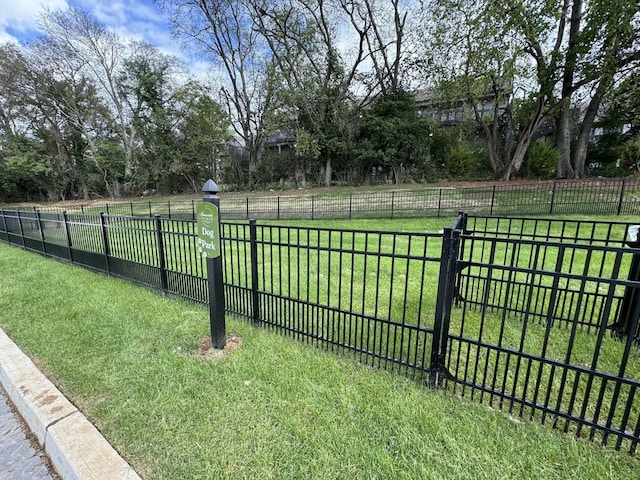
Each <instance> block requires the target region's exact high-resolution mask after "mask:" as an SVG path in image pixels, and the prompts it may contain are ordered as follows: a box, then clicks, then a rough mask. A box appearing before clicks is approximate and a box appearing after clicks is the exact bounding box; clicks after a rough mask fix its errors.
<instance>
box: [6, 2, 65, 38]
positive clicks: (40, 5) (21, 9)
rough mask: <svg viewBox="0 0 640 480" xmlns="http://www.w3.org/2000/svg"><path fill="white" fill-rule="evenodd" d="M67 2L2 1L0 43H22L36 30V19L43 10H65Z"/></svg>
mask: <svg viewBox="0 0 640 480" xmlns="http://www.w3.org/2000/svg"><path fill="white" fill-rule="evenodd" d="M67 6H68V3H67V0H2V2H1V3H0V42H3V43H4V42H6V41H16V42H18V41H24V40H25V39H27V38H29V37H30V36H31V35H33V34H34V33H35V32H36V31H37V30H38V24H37V19H38V15H40V14H41V13H42V11H43V9H44V8H51V9H52V10H56V9H61V8H67Z"/></svg>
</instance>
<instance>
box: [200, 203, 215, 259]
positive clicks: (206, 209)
mask: <svg viewBox="0 0 640 480" xmlns="http://www.w3.org/2000/svg"><path fill="white" fill-rule="evenodd" d="M196 219H197V223H196V229H197V232H196V233H197V234H198V240H197V246H198V252H199V253H200V255H202V256H203V257H205V258H216V257H219V256H220V224H219V222H218V207H216V206H215V205H214V204H213V203H210V202H200V203H199V204H198V205H197V206H196Z"/></svg>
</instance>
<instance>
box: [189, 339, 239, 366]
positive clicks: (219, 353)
mask: <svg viewBox="0 0 640 480" xmlns="http://www.w3.org/2000/svg"><path fill="white" fill-rule="evenodd" d="M241 346H242V337H240V336H238V335H234V334H229V335H227V344H226V345H225V347H224V348H223V349H218V348H213V347H212V346H211V337H204V338H203V339H202V340H200V345H199V347H198V351H197V353H196V358H197V359H198V360H202V361H210V360H219V359H221V358H224V357H226V356H227V355H229V354H230V353H231V352H232V351H234V350H235V349H236V348H239V347H241Z"/></svg>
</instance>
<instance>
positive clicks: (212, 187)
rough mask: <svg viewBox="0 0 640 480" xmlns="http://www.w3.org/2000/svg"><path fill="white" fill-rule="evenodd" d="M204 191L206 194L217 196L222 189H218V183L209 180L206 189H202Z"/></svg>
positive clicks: (205, 185)
mask: <svg viewBox="0 0 640 480" xmlns="http://www.w3.org/2000/svg"><path fill="white" fill-rule="evenodd" d="M202 191H203V192H204V193H208V194H212V195H215V194H216V193H218V192H219V191H220V189H219V188H218V185H217V184H216V182H214V181H213V180H211V179H209V180H207V182H206V183H205V184H204V187H202Z"/></svg>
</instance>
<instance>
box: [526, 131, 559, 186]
mask: <svg viewBox="0 0 640 480" xmlns="http://www.w3.org/2000/svg"><path fill="white" fill-rule="evenodd" d="M525 161H526V165H527V173H528V176H529V178H540V179H550V178H553V177H554V175H555V172H556V167H557V166H558V162H559V161H560V152H559V151H558V149H557V148H556V147H555V146H554V145H552V144H551V143H550V142H547V141H544V140H536V141H534V142H532V143H531V145H529V149H528V150H527V154H526V157H525Z"/></svg>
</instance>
